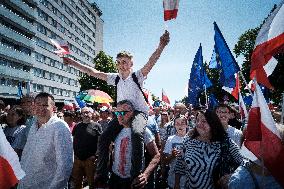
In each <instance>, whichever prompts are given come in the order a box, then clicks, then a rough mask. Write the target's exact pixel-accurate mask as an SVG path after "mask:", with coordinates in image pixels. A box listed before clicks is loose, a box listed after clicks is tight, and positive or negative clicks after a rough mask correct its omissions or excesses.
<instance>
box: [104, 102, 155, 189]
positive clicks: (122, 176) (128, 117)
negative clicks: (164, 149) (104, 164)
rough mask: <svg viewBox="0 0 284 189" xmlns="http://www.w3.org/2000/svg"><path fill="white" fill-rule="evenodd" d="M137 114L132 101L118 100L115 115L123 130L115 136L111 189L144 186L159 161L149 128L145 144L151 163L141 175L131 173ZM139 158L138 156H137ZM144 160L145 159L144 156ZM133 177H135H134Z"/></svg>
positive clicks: (146, 132) (128, 188)
mask: <svg viewBox="0 0 284 189" xmlns="http://www.w3.org/2000/svg"><path fill="white" fill-rule="evenodd" d="M135 114H136V111H135V110H134V106H133V105H132V103H131V102H130V101H127V100H123V101H120V102H118V104H117V110H116V111H115V115H116V117H117V121H118V123H119V125H117V127H120V129H121V131H120V132H119V134H118V135H117V136H116V137H115V140H114V152H113V155H114V158H113V163H112V168H111V177H110V181H109V188H110V189H120V188H124V189H130V188H131V187H132V188H144V186H145V185H146V184H147V182H148V179H149V176H150V175H151V173H152V172H153V171H154V169H155V167H156V166H157V164H158V163H159V160H160V153H159V150H158V148H157V145H156V143H155V137H154V136H153V134H152V133H151V131H150V130H149V129H148V128H147V129H146V130H145V131H144V132H143V135H144V139H143V144H144V145H145V147H146V150H147V152H148V153H149V155H150V156H151V159H150V161H149V164H148V165H147V167H146V168H145V169H144V166H142V171H141V173H140V174H139V175H137V176H135V177H133V175H132V173H131V167H132V159H133V158H132V156H133V153H132V151H133V150H134V149H133V147H132V146H133V145H132V142H133V138H132V132H131V130H132V128H131V123H132V120H133V118H134V116H135ZM135 158H137V157H135ZM142 158H143V161H144V157H142ZM132 178H133V179H132Z"/></svg>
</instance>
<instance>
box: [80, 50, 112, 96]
mask: <svg viewBox="0 0 284 189" xmlns="http://www.w3.org/2000/svg"><path fill="white" fill-rule="evenodd" d="M94 64H95V69H97V70H99V71H102V72H105V73H116V72H117V68H116V64H115V62H114V61H113V58H112V57H111V56H109V55H106V54H105V53H104V52H103V51H100V52H99V54H98V55H97V56H96V57H95V59H94ZM79 82H80V85H81V91H83V90H88V89H98V90H101V91H104V92H106V93H108V94H109V95H110V96H111V97H112V98H113V99H116V90H115V87H113V86H109V85H107V82H106V81H103V80H100V79H97V78H94V77H91V76H89V75H87V74H84V75H83V76H82V77H81V78H80V79H79Z"/></svg>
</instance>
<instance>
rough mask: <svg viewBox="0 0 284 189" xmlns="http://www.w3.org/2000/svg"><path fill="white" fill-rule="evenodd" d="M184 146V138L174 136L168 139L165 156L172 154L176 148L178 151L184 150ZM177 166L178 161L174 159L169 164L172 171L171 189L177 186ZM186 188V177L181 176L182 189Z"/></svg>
mask: <svg viewBox="0 0 284 189" xmlns="http://www.w3.org/2000/svg"><path fill="white" fill-rule="evenodd" d="M182 144H183V137H180V136H177V135H172V136H170V137H169V138H168V140H167V142H166V145H165V149H164V153H165V154H171V153H172V150H173V149H174V148H177V149H178V150H181V149H182ZM175 165H176V159H173V160H172V161H171V163H170V164H169V167H170V170H169V173H168V185H169V186H170V187H171V188H174V186H175V172H174V169H175ZM184 186H185V176H181V178H180V188H184Z"/></svg>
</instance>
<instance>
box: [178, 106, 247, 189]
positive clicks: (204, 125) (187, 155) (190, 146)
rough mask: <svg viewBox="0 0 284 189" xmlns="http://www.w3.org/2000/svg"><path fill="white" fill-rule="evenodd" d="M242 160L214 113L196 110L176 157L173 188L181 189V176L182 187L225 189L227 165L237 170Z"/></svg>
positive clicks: (227, 173) (228, 173)
mask: <svg viewBox="0 0 284 189" xmlns="http://www.w3.org/2000/svg"><path fill="white" fill-rule="evenodd" d="M224 159H226V161H225V160H224ZM242 161H243V158H242V156H241V154H240V152H239V148H238V146H237V145H236V143H234V142H233V141H232V140H231V139H230V138H228V136H227V133H226V132H225V130H224V128H223V126H222V123H221V122H220V120H219V118H218V116H217V115H216V113H215V112H212V111H209V110H207V111H206V112H202V111H199V112H198V113H197V115H196V127H195V128H194V129H193V130H191V131H190V132H189V134H188V136H186V137H185V138H184V141H183V146H182V153H181V155H180V156H178V158H177V163H176V167H175V173H176V174H175V187H174V188H175V189H178V188H181V187H182V186H181V185H180V178H181V176H182V175H185V177H186V181H185V186H184V188H206V189H210V188H220V187H224V186H225V187H226V185H227V182H228V180H229V178H230V173H232V172H233V170H228V166H227V165H228V164H230V167H232V165H233V166H234V167H235V169H236V168H237V167H238V166H239V165H240V164H241V163H242Z"/></svg>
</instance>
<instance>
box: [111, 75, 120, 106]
mask: <svg viewBox="0 0 284 189" xmlns="http://www.w3.org/2000/svg"><path fill="white" fill-rule="evenodd" d="M119 80H120V77H119V75H117V76H116V78H115V81H114V83H115V91H116V98H115V101H114V103H113V106H115V107H116V105H117V84H118V82H119Z"/></svg>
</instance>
